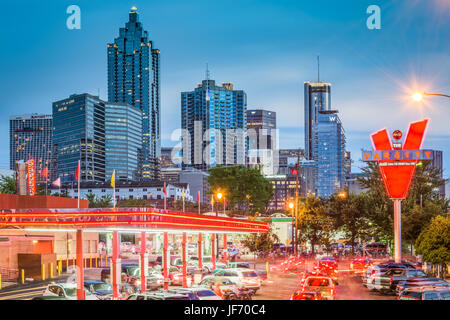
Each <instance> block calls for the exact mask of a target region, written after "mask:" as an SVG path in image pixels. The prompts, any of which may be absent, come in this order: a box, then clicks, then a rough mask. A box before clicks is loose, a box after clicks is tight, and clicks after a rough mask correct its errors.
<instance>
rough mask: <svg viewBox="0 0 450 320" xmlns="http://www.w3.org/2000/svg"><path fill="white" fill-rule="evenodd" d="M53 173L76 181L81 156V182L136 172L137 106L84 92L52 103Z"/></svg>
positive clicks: (64, 180) (128, 177) (63, 179)
mask: <svg viewBox="0 0 450 320" xmlns="http://www.w3.org/2000/svg"><path fill="white" fill-rule="evenodd" d="M53 119H54V121H53V166H52V167H53V170H52V173H53V176H52V179H56V178H57V177H60V178H61V182H62V183H71V182H73V183H75V182H76V180H75V171H76V168H77V165H78V160H80V177H81V179H80V181H81V182H105V181H106V180H109V179H110V178H111V175H112V172H113V170H114V169H115V170H116V177H117V178H116V179H117V180H134V177H135V176H136V175H138V173H137V172H138V169H139V161H140V160H139V155H140V147H141V144H140V140H141V135H142V132H141V127H140V124H141V118H140V110H138V109H137V108H134V107H132V106H130V105H127V104H120V103H109V102H105V101H102V100H101V99H99V98H98V97H97V96H92V95H90V94H87V93H84V94H79V95H75V94H74V95H71V96H70V97H69V98H67V99H63V100H60V101H56V102H54V103H53Z"/></svg>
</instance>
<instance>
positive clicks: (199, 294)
mask: <svg viewBox="0 0 450 320" xmlns="http://www.w3.org/2000/svg"><path fill="white" fill-rule="evenodd" d="M168 292H173V293H181V294H187V295H188V296H189V298H190V300H222V298H220V297H219V296H218V295H217V294H216V293H215V292H214V291H212V290H210V289H207V288H203V287H194V288H181V289H172V290H168Z"/></svg>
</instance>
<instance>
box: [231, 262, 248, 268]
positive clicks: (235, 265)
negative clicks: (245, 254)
mask: <svg viewBox="0 0 450 320" xmlns="http://www.w3.org/2000/svg"><path fill="white" fill-rule="evenodd" d="M227 267H228V268H229V269H234V268H247V269H250V263H248V262H228V265H227Z"/></svg>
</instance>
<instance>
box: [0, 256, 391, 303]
mask: <svg viewBox="0 0 450 320" xmlns="http://www.w3.org/2000/svg"><path fill="white" fill-rule="evenodd" d="M122 262H123V263H124V262H125V261H123V260H122ZM132 262H134V261H126V263H132ZM249 262H250V264H251V266H252V268H255V269H265V268H266V263H264V262H262V263H261V262H252V261H249ZM313 263H314V261H313V260H310V261H307V262H306V264H305V266H306V269H307V270H312V267H313ZM277 265H278V263H276V262H270V263H269V278H268V280H267V281H266V282H265V283H264V284H263V286H262V287H261V289H260V290H258V292H257V293H256V295H255V296H253V300H289V298H290V296H291V294H292V293H293V292H294V291H295V290H297V289H298V288H297V286H298V283H299V280H300V277H301V274H296V273H285V272H281V270H279V269H278V268H277ZM348 269H349V261H340V262H339V266H338V271H339V272H338V282H339V285H338V286H336V300H395V299H396V297H395V295H381V294H379V293H377V292H372V291H370V290H368V289H367V288H365V287H363V285H362V282H361V279H360V277H357V276H352V275H350V274H349V273H348ZM100 273H101V268H87V269H85V279H86V280H100ZM73 278H74V275H73V274H64V275H62V276H60V277H59V278H54V279H52V280H51V281H52V282H65V281H71V282H72V281H73ZM51 281H48V280H47V281H35V282H32V283H27V284H25V285H19V284H16V285H13V286H9V287H6V288H5V287H4V288H3V289H2V290H0V300H29V299H31V298H33V297H36V296H40V295H42V292H43V291H44V290H45V288H46V287H47V284H48V283H50V282H51ZM174 288H175V287H174Z"/></svg>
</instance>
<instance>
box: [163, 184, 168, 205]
mask: <svg viewBox="0 0 450 320" xmlns="http://www.w3.org/2000/svg"><path fill="white" fill-rule="evenodd" d="M163 191H164V192H163V193H164V211H166V210H167V195H166V194H167V190H166V183H165V182H164V189H163Z"/></svg>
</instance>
